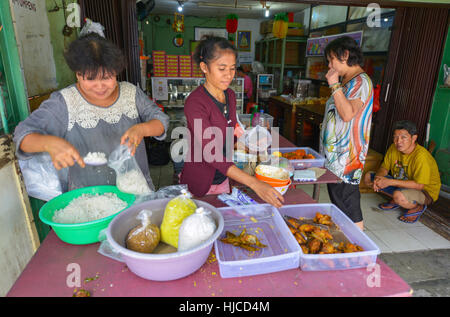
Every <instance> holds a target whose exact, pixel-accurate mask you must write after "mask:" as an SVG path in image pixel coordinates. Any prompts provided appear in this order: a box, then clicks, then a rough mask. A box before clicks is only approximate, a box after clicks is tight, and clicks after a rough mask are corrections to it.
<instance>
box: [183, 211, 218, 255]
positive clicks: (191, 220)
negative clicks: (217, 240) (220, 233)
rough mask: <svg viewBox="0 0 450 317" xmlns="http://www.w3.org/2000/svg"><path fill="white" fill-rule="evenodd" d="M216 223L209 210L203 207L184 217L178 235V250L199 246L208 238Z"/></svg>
mask: <svg viewBox="0 0 450 317" xmlns="http://www.w3.org/2000/svg"><path fill="white" fill-rule="evenodd" d="M216 228H217V226H216V223H215V221H214V219H213V218H212V217H211V211H209V210H206V209H204V208H203V207H200V208H197V209H196V210H195V213H193V214H192V215H190V216H189V217H187V218H185V219H184V220H183V222H182V223H181V226H180V230H179V237H178V251H186V250H190V249H193V248H195V247H196V246H199V245H200V244H202V243H203V242H205V241H206V240H208V239H209V238H210V237H211V236H212V235H213V234H214V232H215V231H216Z"/></svg>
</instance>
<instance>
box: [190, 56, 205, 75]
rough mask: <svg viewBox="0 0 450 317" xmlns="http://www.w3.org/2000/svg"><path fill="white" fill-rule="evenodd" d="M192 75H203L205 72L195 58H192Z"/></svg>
mask: <svg viewBox="0 0 450 317" xmlns="http://www.w3.org/2000/svg"><path fill="white" fill-rule="evenodd" d="M192 77H203V72H202V70H201V69H200V66H198V65H197V63H196V62H195V61H194V59H192Z"/></svg>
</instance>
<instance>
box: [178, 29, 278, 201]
mask: <svg viewBox="0 0 450 317" xmlns="http://www.w3.org/2000/svg"><path fill="white" fill-rule="evenodd" d="M236 57H237V51H236V48H235V47H234V46H233V45H231V44H230V43H229V42H228V40H226V39H225V38H221V37H214V36H207V37H206V38H205V39H203V40H202V41H201V42H200V43H199V45H198V46H197V49H196V51H195V53H194V56H193V58H194V60H195V62H196V63H198V64H199V67H200V69H201V70H202V72H203V73H204V74H205V83H204V84H203V85H201V86H199V87H198V88H197V89H195V90H194V91H193V92H192V93H191V94H190V95H189V97H188V98H187V99H186V101H185V105H184V113H185V115H186V119H187V127H188V129H189V132H190V140H189V141H190V143H189V144H190V148H189V151H188V153H187V156H186V159H185V163H184V167H183V171H182V173H181V176H180V183H182V184H187V185H188V188H189V191H190V192H191V193H193V194H194V195H195V196H200V197H201V196H205V195H208V194H220V193H224V192H229V189H230V187H229V178H232V179H234V180H236V181H237V182H239V183H241V184H244V185H246V186H248V187H250V188H251V189H252V190H253V191H254V192H255V193H256V194H257V195H258V196H259V197H260V198H261V199H262V200H264V201H265V202H267V203H269V204H272V205H273V206H275V207H281V205H282V202H283V201H284V200H283V196H282V195H281V194H280V193H279V192H278V191H276V190H275V189H274V188H273V187H272V186H270V185H268V184H266V183H264V182H262V181H260V180H258V179H257V178H255V177H253V176H250V175H248V174H247V173H245V172H243V171H242V170H240V169H239V168H238V167H236V166H235V165H234V163H233V162H232V160H230V159H227V158H226V155H225V152H226V151H225V149H226V147H227V146H230V144H228V145H227V143H226V140H227V139H231V142H232V143H233V144H231V148H233V147H234V141H235V139H234V137H233V136H232V137H231V138H227V128H230V129H228V130H231V131H233V128H234V127H235V126H236V123H237V120H236V97H235V94H234V91H233V90H231V89H230V88H229V85H230V84H231V81H232V80H233V78H234V76H235V73H236Z"/></svg>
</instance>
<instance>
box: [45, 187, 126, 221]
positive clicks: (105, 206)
mask: <svg viewBox="0 0 450 317" xmlns="http://www.w3.org/2000/svg"><path fill="white" fill-rule="evenodd" d="M127 206H128V205H127V203H126V202H125V201H123V200H122V199H120V198H119V197H117V195H116V194H114V193H105V194H101V195H100V194H95V195H94V194H83V195H81V196H79V197H77V198H75V199H73V200H72V201H71V202H70V203H69V204H68V205H67V206H66V207H65V208H63V209H60V210H56V211H55V214H54V215H53V219H52V220H53V222H56V223H82V222H88V221H94V220H97V219H101V218H105V217H108V216H111V215H113V214H115V213H117V212H119V211H121V210H122V209H125V208H126V207H127Z"/></svg>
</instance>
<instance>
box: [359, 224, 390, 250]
mask: <svg viewBox="0 0 450 317" xmlns="http://www.w3.org/2000/svg"><path fill="white" fill-rule="evenodd" d="M364 233H365V234H367V236H368V237H369V238H370V240H372V241H373V242H374V243H375V244H376V245H377V246H378V248H380V251H381V253H392V249H391V248H390V247H389V246H388V245H387V244H386V243H384V242H383V241H382V240H380V239H379V238H378V237H377V236H376V235H375V234H374V233H373V232H372V231H370V230H367V229H364Z"/></svg>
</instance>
